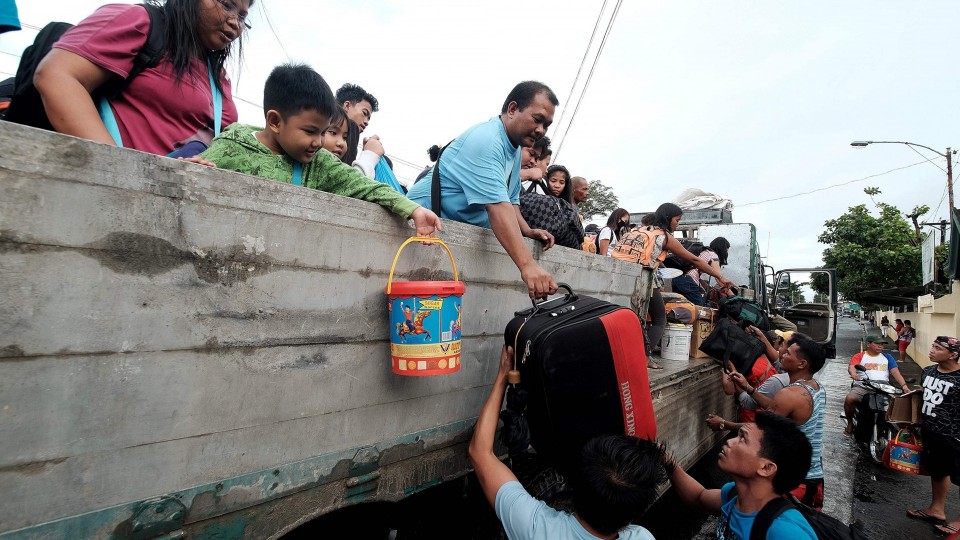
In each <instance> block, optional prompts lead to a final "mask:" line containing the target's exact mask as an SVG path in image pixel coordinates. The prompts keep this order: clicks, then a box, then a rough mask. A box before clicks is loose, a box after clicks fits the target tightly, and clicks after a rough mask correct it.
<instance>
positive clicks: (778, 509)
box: [750, 497, 793, 540]
mask: <svg viewBox="0 0 960 540" xmlns="http://www.w3.org/2000/svg"><path fill="white" fill-rule="evenodd" d="M791 508H793V503H792V502H790V501H788V500H787V499H785V498H783V497H777V498H775V499H773V500H772V501H770V502H768V503H767V504H765V505H763V508H761V509H760V511H759V512H758V513H757V517H755V518H754V519H753V526H752V527H750V540H763V539H764V538H766V537H767V530H769V529H770V526H771V525H773V521H774V520H775V519H777V518H778V517H780V514H782V513H784V512H786V511H787V510H789V509H791Z"/></svg>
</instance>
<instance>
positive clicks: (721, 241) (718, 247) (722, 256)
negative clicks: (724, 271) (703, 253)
mask: <svg viewBox="0 0 960 540" xmlns="http://www.w3.org/2000/svg"><path fill="white" fill-rule="evenodd" d="M710 251H712V252H714V253H716V254H717V259H719V260H720V261H719V262H720V266H726V265H727V257H728V256H729V255H730V241H729V240H727V239H726V238H724V237H722V236H718V237H716V238H714V239H713V241H712V242H710Z"/></svg>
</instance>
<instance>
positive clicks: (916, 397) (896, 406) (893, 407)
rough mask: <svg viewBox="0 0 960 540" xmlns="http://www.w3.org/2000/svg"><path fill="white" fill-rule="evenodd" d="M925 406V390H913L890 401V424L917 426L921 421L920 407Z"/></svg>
mask: <svg viewBox="0 0 960 540" xmlns="http://www.w3.org/2000/svg"><path fill="white" fill-rule="evenodd" d="M922 404H923V390H912V391H910V392H907V393H906V394H903V395H901V396H900V397H896V398H893V399H891V400H890V406H889V407H887V421H888V422H898V423H899V422H903V423H910V424H916V423H917V422H919V421H920V406H921V405H922Z"/></svg>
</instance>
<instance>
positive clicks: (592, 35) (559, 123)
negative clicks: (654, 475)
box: [557, 0, 608, 127]
mask: <svg viewBox="0 0 960 540" xmlns="http://www.w3.org/2000/svg"><path fill="white" fill-rule="evenodd" d="M607 1H608V0H603V5H602V6H600V13H597V21H596V22H595V23H593V32H591V33H590V41H588V42H587V48H586V49H584V50H583V58H581V59H580V67H578V68H577V75H576V77H574V78H573V84H571V85H570V91H569V92H567V96H569V97H570V98H571V99H572V98H573V90H574V88H576V87H577V81H579V80H580V73H581V72H583V66H585V65H586V64H587V56H589V54H590V47H592V46H593V40H594V38H595V37H596V36H597V29H598V28H600V21H601V20H602V19H603V12H604V11H606V9H607ZM568 109H569V107H564V108H563V110H562V111H560V118H559V119H558V120H557V127H560V126H562V125H563V117H564V116H565V115H566V114H567V110H568Z"/></svg>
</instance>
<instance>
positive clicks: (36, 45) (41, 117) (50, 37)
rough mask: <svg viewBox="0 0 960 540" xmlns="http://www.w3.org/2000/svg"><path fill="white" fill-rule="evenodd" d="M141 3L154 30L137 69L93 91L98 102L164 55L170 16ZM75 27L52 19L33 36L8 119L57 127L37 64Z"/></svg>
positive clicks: (136, 62)
mask: <svg viewBox="0 0 960 540" xmlns="http://www.w3.org/2000/svg"><path fill="white" fill-rule="evenodd" d="M138 5H140V6H142V7H143V8H144V9H146V10H147V14H149V15H150V32H149V33H148V34H147V41H146V43H144V45H143V47H142V48H141V49H140V52H139V53H137V57H136V58H135V59H134V61H133V69H131V70H130V74H129V75H128V76H127V78H126V79H123V80H118V81H111V82H108V83H106V84H104V85H103V86H101V87H100V88H97V89H96V90H95V91H94V92H93V93H92V95H93V98H94V102H96V101H98V100H99V98H100V97H108V98H109V97H113V96H116V95H117V94H119V93H120V92H121V91H123V89H124V88H126V86H127V85H128V84H129V83H130V81H131V80H133V78H134V77H136V76H137V75H139V74H140V73H142V72H143V70H145V69H147V68H150V67H153V66H156V65H157V64H158V63H160V60H161V59H162V58H163V53H164V48H165V34H166V19H165V15H164V11H163V8H161V7H158V6H154V5H150V4H138ZM71 28H73V25H72V24H69V23H65V22H52V23H50V24H48V25H46V26H44V27H43V28H42V29H41V30H40V32H39V33H38V34H37V37H36V39H34V40H33V44H32V45H30V46H29V47H27V48H26V49H25V50H24V51H23V56H21V57H20V65H19V66H18V67H17V75H16V77H15V79H14V87H13V93H12V94H11V95H10V96H8V97H9V98H10V99H11V101H10V106H9V107H8V108H7V109H6V111H4V114H3V119H4V120H7V121H8V122H15V123H17V124H23V125H27V126H33V127H37V128H41V129H46V130H50V131H53V126H52V125H51V124H50V119H49V118H47V112H46V110H45V109H44V108H43V99H42V98H41V97H40V92H38V91H37V88H36V87H35V86H34V85H33V76H34V75H35V74H36V73H37V66H39V65H40V61H41V60H43V58H44V57H45V56H47V53H49V52H50V49H52V48H53V44H54V43H56V42H57V41H58V40H59V39H60V37H61V36H63V34H65V33H66V31H67V30H69V29H71Z"/></svg>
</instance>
